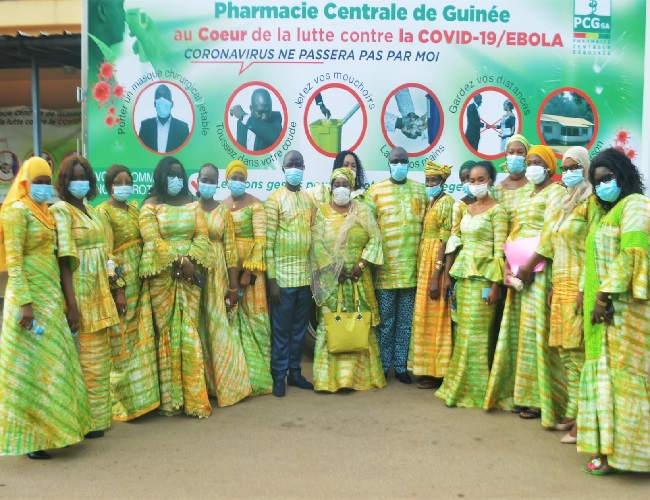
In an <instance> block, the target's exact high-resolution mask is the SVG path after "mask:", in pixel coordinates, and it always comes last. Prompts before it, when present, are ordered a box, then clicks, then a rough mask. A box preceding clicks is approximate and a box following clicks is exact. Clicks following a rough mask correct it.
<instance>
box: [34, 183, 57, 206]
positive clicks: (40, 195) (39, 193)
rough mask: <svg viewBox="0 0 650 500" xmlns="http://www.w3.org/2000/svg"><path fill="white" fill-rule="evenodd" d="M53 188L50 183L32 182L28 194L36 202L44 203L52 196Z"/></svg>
mask: <svg viewBox="0 0 650 500" xmlns="http://www.w3.org/2000/svg"><path fill="white" fill-rule="evenodd" d="M53 194H54V188H53V187H52V185H51V184H32V185H31V187H30V193H29V195H30V196H31V197H32V200H34V201H35V202H36V203H45V202H46V201H47V200H49V199H50V198H52V195H53Z"/></svg>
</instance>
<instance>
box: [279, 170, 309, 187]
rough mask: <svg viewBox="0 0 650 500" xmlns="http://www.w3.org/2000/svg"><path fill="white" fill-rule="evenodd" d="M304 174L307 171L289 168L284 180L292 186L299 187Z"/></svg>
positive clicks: (285, 172)
mask: <svg viewBox="0 0 650 500" xmlns="http://www.w3.org/2000/svg"><path fill="white" fill-rule="evenodd" d="M304 172H305V171H304V170H302V169H300V168H287V169H286V170H285V171H284V178H285V179H286V181H287V182H288V183H289V184H291V185H292V186H299V185H300V183H301V182H302V176H303V174H304Z"/></svg>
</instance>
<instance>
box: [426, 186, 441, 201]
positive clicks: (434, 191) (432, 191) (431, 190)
mask: <svg viewBox="0 0 650 500" xmlns="http://www.w3.org/2000/svg"><path fill="white" fill-rule="evenodd" d="M426 189H427V195H429V198H435V197H436V196H438V195H439V194H440V192H441V191H442V186H441V185H440V184H438V185H437V186H431V187H429V186H427V188H426Z"/></svg>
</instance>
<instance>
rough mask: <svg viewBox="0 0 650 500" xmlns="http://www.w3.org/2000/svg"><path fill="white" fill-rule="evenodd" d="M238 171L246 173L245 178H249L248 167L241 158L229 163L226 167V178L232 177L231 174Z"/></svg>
mask: <svg viewBox="0 0 650 500" xmlns="http://www.w3.org/2000/svg"><path fill="white" fill-rule="evenodd" d="M237 172H240V173H242V174H244V180H248V169H247V168H246V165H245V164H244V162H243V161H241V160H233V161H231V162H230V163H229V164H228V167H227V168H226V180H228V179H230V176H231V175H232V174H235V173H237Z"/></svg>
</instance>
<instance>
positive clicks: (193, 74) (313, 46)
mask: <svg viewBox="0 0 650 500" xmlns="http://www.w3.org/2000/svg"><path fill="white" fill-rule="evenodd" d="M110 4H111V2H108V1H107V0H104V1H103V2H97V1H95V0H88V9H87V11H88V19H87V23H86V24H85V29H86V31H87V35H88V50H87V51H86V52H87V58H85V60H87V74H86V76H87V87H88V103H87V106H88V142H87V148H88V149H87V150H88V156H89V158H90V160H91V163H92V164H93V166H94V167H95V169H96V170H97V172H98V173H99V174H100V177H101V176H102V174H103V172H104V171H105V169H106V168H107V167H108V166H110V165H111V164H113V163H121V164H125V165H127V166H129V167H130V168H132V169H133V170H134V171H135V173H136V175H135V181H136V191H137V193H138V194H139V195H140V196H144V195H145V194H146V190H147V189H148V187H149V186H150V185H151V183H152V172H153V169H154V167H155V165H156V164H157V162H158V161H159V160H160V159H161V158H162V157H164V156H166V155H173V156H175V157H176V158H178V159H179V160H180V161H181V162H182V163H183V164H184V166H185V167H186V169H187V170H188V172H190V173H195V172H197V171H198V169H199V168H200V167H201V165H203V164H204V163H213V164H215V165H217V166H218V167H219V168H220V169H222V172H223V169H225V167H226V166H227V164H228V163H229V162H230V161H232V160H233V159H240V160H242V161H244V162H245V163H246V164H247V165H248V167H249V172H250V173H249V190H250V191H251V192H252V193H253V194H255V195H256V196H259V197H260V198H262V199H264V198H266V196H267V195H268V193H269V192H270V191H271V190H273V189H275V188H276V187H278V186H279V185H280V184H281V183H282V181H283V175H282V172H281V165H282V159H283V156H284V155H285V154H286V153H287V152H288V151H290V150H292V149H296V150H299V151H300V152H302V154H303V155H304V157H305V164H306V171H305V184H304V186H305V187H308V186H309V185H311V184H313V183H314V182H322V181H327V180H328V179H329V173H330V172H331V169H332V163H333V158H334V156H335V155H336V153H337V152H338V151H340V150H343V149H351V150H354V151H355V152H356V153H357V154H358V155H359V157H360V158H361V161H362V164H363V167H364V169H365V170H366V173H367V177H368V180H369V182H373V181H378V180H381V179H383V178H385V177H387V156H388V153H389V152H390V150H391V149H392V148H393V147H396V146H400V147H403V148H405V149H406V150H407V151H408V153H409V156H410V159H411V168H412V171H413V173H412V176H414V177H416V178H420V179H423V174H422V169H423V165H424V164H425V163H426V161H427V160H429V159H431V160H435V161H438V162H444V163H447V164H450V165H454V166H456V167H457V166H459V165H460V164H461V163H463V162H464V161H466V160H468V159H487V160H492V161H493V162H494V163H495V165H496V166H499V165H501V163H503V157H504V147H505V142H506V140H507V138H508V137H509V136H511V135H512V134H514V133H523V134H524V135H525V136H526V137H527V138H528V139H529V140H530V141H531V142H532V143H545V144H548V145H550V146H551V147H552V148H553V149H554V150H555V151H556V153H557V156H558V158H561V155H562V153H563V152H564V151H566V149H567V148H568V147H570V146H572V145H581V146H585V147H587V148H589V149H590V151H591V152H592V154H595V153H597V152H598V151H600V150H602V149H604V148H607V147H609V146H615V147H618V148H620V149H622V150H623V151H625V152H626V154H628V155H629V156H630V157H631V158H633V159H634V161H635V162H636V163H637V164H639V165H640V145H641V128H642V109H643V77H644V64H643V61H644V48H645V19H646V5H645V2H644V1H640V0H616V2H614V1H613V0H598V1H596V0H544V1H540V0H537V1H531V0H502V1H499V2H493V3H487V2H476V1H463V0H459V1H455V2H449V1H445V0H429V1H428V2H422V1H402V2H388V1H378V2H362V1H359V0H346V1H345V2H343V1H340V0H339V1H325V0H321V1H318V0H303V1H295V0H280V1H277V2H276V1H275V0H274V1H270V0H265V1H264V0H258V1H229V2H220V1H217V2H215V1H207V0H193V1H191V2H190V1H185V2H179V1H177V0H174V1H172V0H126V1H124V2H122V0H114V3H113V4H112V6H111V5H110ZM107 5H108V6H107ZM645 173H646V174H647V172H645ZM222 180H223V179H222ZM457 182H458V176H457V175H453V176H452V178H451V179H450V181H449V182H448V185H447V189H448V191H450V192H452V193H453V192H457V191H458V189H459V185H458V184H457ZM192 183H193V184H195V178H193V179H192ZM102 189H103V187H102ZM226 195H227V192H226V190H225V184H223V183H222V185H221V187H220V190H219V191H218V192H217V197H218V198H221V197H225V196H226Z"/></svg>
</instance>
